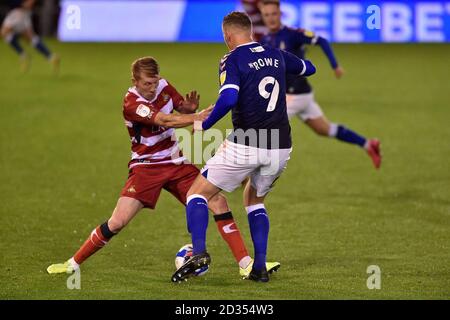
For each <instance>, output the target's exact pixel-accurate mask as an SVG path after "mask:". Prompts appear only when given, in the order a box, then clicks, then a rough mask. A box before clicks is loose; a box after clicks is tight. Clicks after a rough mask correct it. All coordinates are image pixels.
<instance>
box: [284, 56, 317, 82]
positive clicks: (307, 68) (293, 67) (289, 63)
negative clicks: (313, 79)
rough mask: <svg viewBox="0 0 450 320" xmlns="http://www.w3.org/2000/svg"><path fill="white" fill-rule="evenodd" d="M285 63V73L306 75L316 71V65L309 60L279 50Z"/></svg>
mask: <svg viewBox="0 0 450 320" xmlns="http://www.w3.org/2000/svg"><path fill="white" fill-rule="evenodd" d="M280 52H281V54H282V55H283V58H284V62H285V64H286V73H288V74H296V75H300V76H305V77H308V76H310V75H313V74H314V73H316V67H315V66H314V65H313V63H312V62H311V61H309V60H304V59H300V58H299V57H297V56H295V55H293V54H292V53H289V52H286V51H283V50H280Z"/></svg>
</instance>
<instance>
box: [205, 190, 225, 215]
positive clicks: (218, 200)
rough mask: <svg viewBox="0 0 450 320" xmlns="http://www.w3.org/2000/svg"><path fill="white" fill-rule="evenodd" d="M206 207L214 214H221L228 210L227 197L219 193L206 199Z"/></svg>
mask: <svg viewBox="0 0 450 320" xmlns="http://www.w3.org/2000/svg"><path fill="white" fill-rule="evenodd" d="M208 207H209V209H211V211H212V212H213V213H214V214H221V213H224V212H228V211H230V209H229V207H228V203H227V198H226V197H225V196H224V195H223V194H220V193H219V194H217V195H216V196H214V197H212V198H211V199H210V200H209V201H208Z"/></svg>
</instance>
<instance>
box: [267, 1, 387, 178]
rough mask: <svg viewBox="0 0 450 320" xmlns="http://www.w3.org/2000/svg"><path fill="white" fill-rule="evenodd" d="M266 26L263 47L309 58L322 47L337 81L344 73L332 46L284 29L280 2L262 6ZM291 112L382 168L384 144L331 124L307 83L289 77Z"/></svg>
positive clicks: (318, 132)
mask: <svg viewBox="0 0 450 320" xmlns="http://www.w3.org/2000/svg"><path fill="white" fill-rule="evenodd" d="M259 9H260V11H261V14H262V17H263V20H264V23H265V24H266V26H267V27H268V29H269V33H268V34H266V35H265V36H264V37H263V38H262V39H261V44H264V45H268V46H271V47H274V48H279V49H283V50H286V51H288V52H291V53H293V54H295V55H297V56H298V57H299V58H302V59H303V58H304V56H305V48H304V47H305V45H319V46H320V47H321V48H322V50H323V52H324V53H325V54H326V56H327V57H328V60H329V61H330V64H331V67H332V68H333V69H334V72H335V75H336V77H337V78H340V77H341V76H342V75H343V73H344V70H343V69H342V68H341V67H340V66H339V65H338V63H337V61H336V58H335V56H334V54H333V50H332V49H331V46H330V44H329V43H328V41H327V40H326V39H325V38H322V37H319V36H316V35H314V33H312V32H309V31H305V30H302V29H292V28H289V27H286V26H284V25H282V23H281V11H280V3H279V1H277V0H262V1H261V2H260V4H259ZM286 81H287V91H286V94H287V96H286V100H287V110H288V115H289V117H292V116H294V115H297V116H298V117H299V118H300V119H302V120H303V121H304V122H305V123H306V124H307V125H308V126H309V127H310V128H311V129H313V130H314V131H315V132H316V133H317V134H319V135H321V136H326V137H335V138H337V139H338V140H341V141H345V142H348V143H352V144H355V145H359V146H360V147H362V148H364V149H365V150H367V153H368V154H369V156H370V157H371V159H372V161H373V164H374V166H375V168H377V169H378V168H379V167H380V165H381V153H380V142H379V141H378V140H377V139H369V140H368V139H366V138H364V137H363V136H361V135H359V134H357V133H356V132H354V131H352V130H350V129H349V128H346V127H345V126H343V125H340V124H335V123H331V122H329V121H328V120H327V119H326V118H325V116H324V114H323V112H322V110H321V108H320V106H319V105H318V104H317V102H316V101H315V100H314V94H313V90H312V88H311V86H310V85H309V83H308V81H307V79H306V78H305V77H302V76H297V75H288V76H287V78H286Z"/></svg>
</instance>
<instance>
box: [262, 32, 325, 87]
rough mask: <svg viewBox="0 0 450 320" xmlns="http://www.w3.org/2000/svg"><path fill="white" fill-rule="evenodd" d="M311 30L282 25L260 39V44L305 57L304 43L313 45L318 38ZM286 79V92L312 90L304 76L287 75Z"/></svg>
mask: <svg viewBox="0 0 450 320" xmlns="http://www.w3.org/2000/svg"><path fill="white" fill-rule="evenodd" d="M318 38H319V37H318V36H316V35H315V34H314V33H313V32H310V31H306V30H303V29H293V28H289V27H286V26H283V27H282V28H281V29H280V30H279V31H278V32H276V33H268V34H266V35H265V36H264V37H263V38H262V39H261V44H263V45H267V46H270V47H272V48H279V49H281V50H286V51H288V52H290V53H292V54H295V55H296V56H297V57H299V58H301V59H304V58H305V51H306V46H305V45H314V44H316V42H317V40H318ZM286 81H287V84H286V86H287V88H286V89H287V91H286V92H287V93H293V94H301V93H309V92H311V91H312V88H311V86H310V85H309V83H308V81H307V80H306V78H305V77H300V76H295V75H288V76H287V78H286Z"/></svg>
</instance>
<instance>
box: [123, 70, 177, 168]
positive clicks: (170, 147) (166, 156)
mask: <svg viewBox="0 0 450 320" xmlns="http://www.w3.org/2000/svg"><path fill="white" fill-rule="evenodd" d="M182 102H183V97H182V96H181V95H180V94H179V93H178V92H177V90H176V89H175V88H174V87H173V86H171V85H170V84H169V83H168V82H167V81H166V80H165V79H160V80H159V84H158V88H157V90H156V96H155V98H154V99H153V100H151V101H149V100H147V99H145V98H144V97H142V96H141V95H140V94H139V93H138V92H137V90H136V87H132V88H129V89H128V92H127V94H126V95H125V99H124V103H123V116H124V118H125V125H126V126H127V129H128V133H129V135H130V139H131V161H130V162H129V165H128V166H129V168H130V169H131V168H133V167H134V166H137V165H151V164H157V163H158V164H161V163H181V162H183V161H184V160H186V159H185V158H184V157H183V154H182V153H181V151H180V149H179V148H178V143H177V138H176V135H175V129H173V128H166V127H161V126H157V125H156V124H155V122H154V119H155V117H156V115H157V114H158V112H163V113H165V114H170V113H172V112H173V109H174V108H177V107H179V106H180V105H181V103H182Z"/></svg>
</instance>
